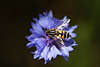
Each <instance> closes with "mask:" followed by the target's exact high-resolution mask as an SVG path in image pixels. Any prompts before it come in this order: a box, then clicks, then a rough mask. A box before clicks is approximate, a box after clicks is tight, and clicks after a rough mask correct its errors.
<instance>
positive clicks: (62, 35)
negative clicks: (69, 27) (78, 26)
mask: <svg viewBox="0 0 100 67" xmlns="http://www.w3.org/2000/svg"><path fill="white" fill-rule="evenodd" d="M56 35H57V36H58V37H59V38H62V39H65V38H67V32H66V31H64V30H58V31H57V32H56Z"/></svg>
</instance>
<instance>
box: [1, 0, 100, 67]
mask: <svg viewBox="0 0 100 67" xmlns="http://www.w3.org/2000/svg"><path fill="white" fill-rule="evenodd" d="M49 10H52V11H53V14H54V17H56V18H58V19H61V18H63V16H68V18H70V19H71V23H70V26H71V25H78V28H77V29H76V30H75V32H76V33H77V35H78V36H77V37H76V38H75V40H76V41H77V43H78V44H79V45H78V46H77V47H74V48H75V50H74V51H73V52H71V53H70V58H69V61H68V62H66V61H65V60H64V58H63V57H60V56H57V58H56V59H55V60H52V61H51V63H48V64H46V65H44V60H34V59H32V55H31V54H30V53H29V52H30V50H31V49H28V48H26V46H25V45H26V43H27V42H28V41H27V40H26V39H25V36H26V35H30V33H29V28H30V27H31V26H30V22H31V20H32V18H33V17H37V18H38V14H39V13H42V12H43V11H49ZM99 20H100V0H12V1H11V0H4V1H1V2H0V35H1V36H0V67H100V57H99V56H100V52H99V51H100V42H99V40H100V39H99V38H100V36H99V34H100V31H99V28H100V25H99V24H100V21H99Z"/></svg>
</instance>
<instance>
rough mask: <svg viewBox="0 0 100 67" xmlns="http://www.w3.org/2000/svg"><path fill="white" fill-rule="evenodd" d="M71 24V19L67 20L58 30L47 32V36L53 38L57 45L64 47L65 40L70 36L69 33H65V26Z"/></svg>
mask: <svg viewBox="0 0 100 67" xmlns="http://www.w3.org/2000/svg"><path fill="white" fill-rule="evenodd" d="M69 22H70V19H65V20H64V22H63V23H62V24H61V25H59V26H57V27H56V28H53V29H48V30H46V34H47V35H48V36H49V37H51V38H53V39H54V40H55V41H56V42H57V43H60V44H62V45H64V41H63V40H64V39H66V38H68V37H69V36H70V35H69V33H68V32H67V31H64V30H63V29H64V28H65V26H67V25H68V23H69Z"/></svg>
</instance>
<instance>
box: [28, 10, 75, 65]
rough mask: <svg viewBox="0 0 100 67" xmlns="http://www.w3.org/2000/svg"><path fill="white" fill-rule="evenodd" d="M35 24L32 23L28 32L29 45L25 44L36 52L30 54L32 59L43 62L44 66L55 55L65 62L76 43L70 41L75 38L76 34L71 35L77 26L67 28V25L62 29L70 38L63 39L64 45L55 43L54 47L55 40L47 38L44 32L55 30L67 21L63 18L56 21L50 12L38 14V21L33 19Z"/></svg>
mask: <svg viewBox="0 0 100 67" xmlns="http://www.w3.org/2000/svg"><path fill="white" fill-rule="evenodd" d="M33 19H34V20H35V22H36V23H34V22H32V23H31V25H32V28H31V29H30V32H31V33H32V34H31V35H30V36H28V37H27V39H28V41H29V43H27V47H29V48H31V47H33V46H34V47H36V49H37V50H36V51H35V52H32V54H34V59H36V58H39V59H43V58H44V60H45V64H46V63H47V61H51V59H52V58H53V59H55V58H56V56H57V55H60V56H63V57H64V58H65V60H67V58H68V57H69V52H70V51H72V50H73V48H72V46H76V45H77V44H76V42H75V41H74V40H73V39H72V38H74V37H76V34H75V33H73V31H74V29H75V28H77V25H75V26H72V27H68V25H69V23H67V24H66V26H65V27H64V28H63V30H64V31H66V32H68V33H69V35H70V37H68V38H66V39H64V40H63V41H64V45H63V46H62V45H61V44H59V43H57V44H56V45H55V42H56V41H55V40H54V39H53V38H51V37H49V36H48V35H47V34H46V32H45V29H46V30H49V29H53V28H56V27H57V26H59V25H61V24H62V23H63V22H64V21H65V20H67V21H68V19H67V17H66V16H65V17H64V18H63V19H61V20H58V19H56V18H54V17H53V14H52V11H49V13H46V12H44V13H43V15H42V14H39V19H36V18H33Z"/></svg>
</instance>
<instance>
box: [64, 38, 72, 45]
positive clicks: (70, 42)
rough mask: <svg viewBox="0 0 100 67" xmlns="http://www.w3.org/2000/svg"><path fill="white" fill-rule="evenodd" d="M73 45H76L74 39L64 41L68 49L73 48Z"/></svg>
mask: <svg viewBox="0 0 100 67" xmlns="http://www.w3.org/2000/svg"><path fill="white" fill-rule="evenodd" d="M73 43H74V40H73V39H66V40H64V45H65V46H66V47H68V46H71V45H72V44H73Z"/></svg>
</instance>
